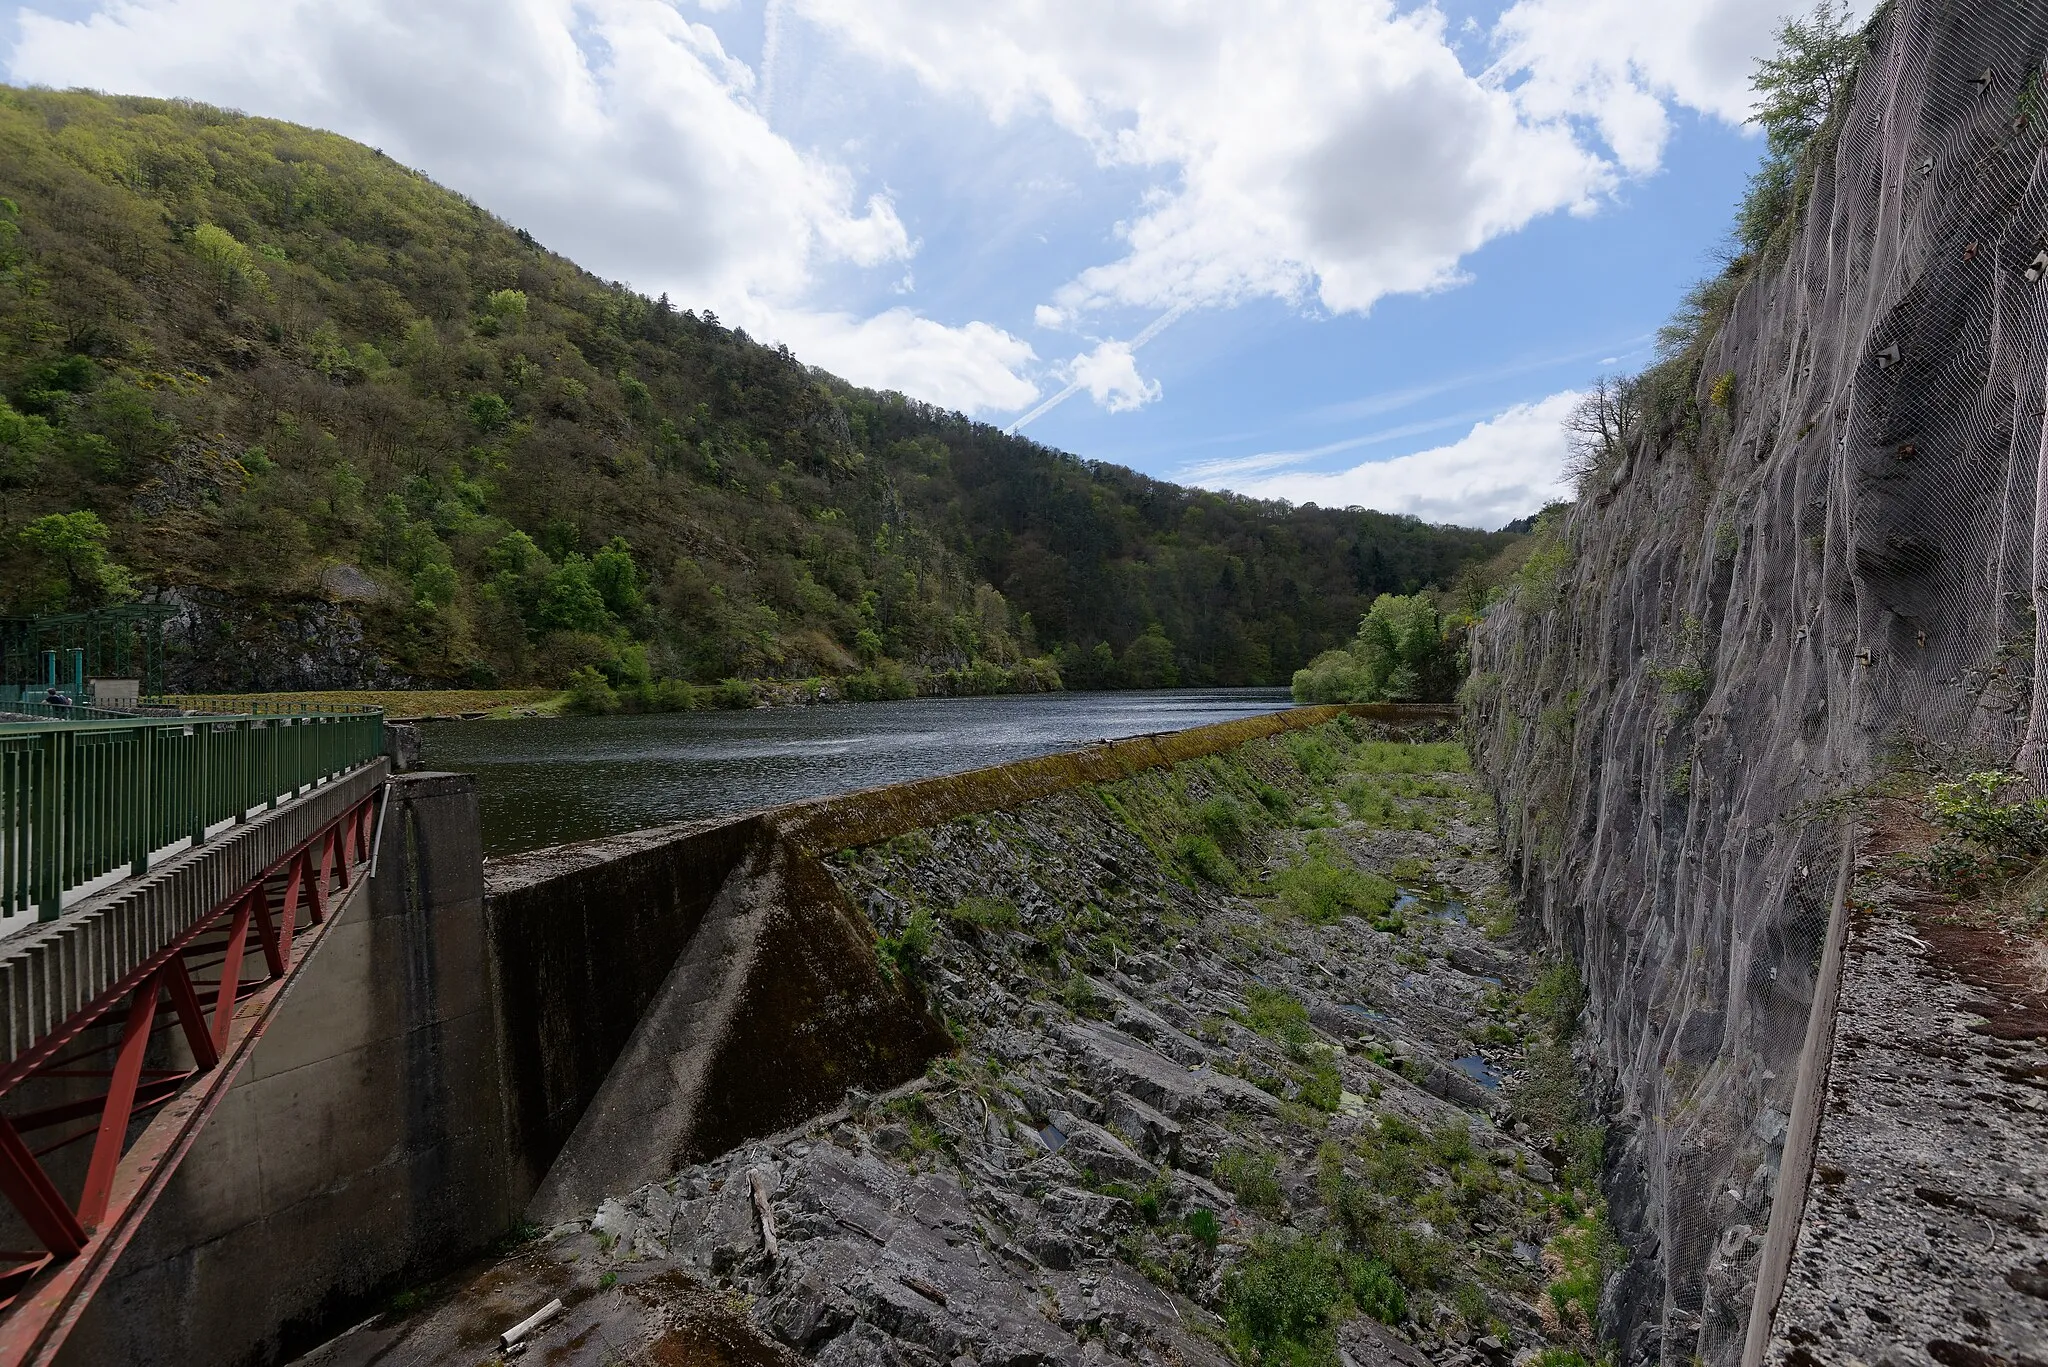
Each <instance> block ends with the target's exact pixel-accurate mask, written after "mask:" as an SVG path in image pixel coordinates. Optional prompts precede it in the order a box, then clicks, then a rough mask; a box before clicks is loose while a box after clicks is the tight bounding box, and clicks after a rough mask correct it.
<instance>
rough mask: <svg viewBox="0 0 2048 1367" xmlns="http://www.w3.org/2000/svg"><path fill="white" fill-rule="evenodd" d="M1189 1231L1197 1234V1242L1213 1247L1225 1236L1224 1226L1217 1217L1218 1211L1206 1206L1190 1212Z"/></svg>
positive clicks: (1209, 1247) (1206, 1246)
mask: <svg viewBox="0 0 2048 1367" xmlns="http://www.w3.org/2000/svg"><path fill="white" fill-rule="evenodd" d="M1188 1233H1190V1234H1192V1235H1194V1236H1195V1242H1196V1243H1198V1244H1200V1245H1201V1246H1202V1247H1204V1248H1208V1249H1213V1248H1215V1247H1216V1241H1217V1240H1218V1239H1221V1238H1222V1237H1223V1226H1222V1225H1221V1224H1220V1223H1219V1222H1218V1221H1217V1219H1216V1212H1215V1211H1213V1210H1210V1209H1209V1208H1208V1207H1206V1206H1202V1207H1198V1208H1196V1209H1194V1210H1191V1211H1189V1212H1188Z"/></svg>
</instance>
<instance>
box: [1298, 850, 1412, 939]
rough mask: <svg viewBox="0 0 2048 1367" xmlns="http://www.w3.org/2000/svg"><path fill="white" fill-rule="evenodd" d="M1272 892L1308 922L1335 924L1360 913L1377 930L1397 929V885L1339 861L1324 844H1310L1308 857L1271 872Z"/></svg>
mask: <svg viewBox="0 0 2048 1367" xmlns="http://www.w3.org/2000/svg"><path fill="white" fill-rule="evenodd" d="M1270 892H1271V894H1272V895H1273V896H1274V897H1275V898H1276V899H1277V901H1278V902H1279V904H1280V906H1281V908H1282V909H1283V910H1284V911H1285V912H1286V913H1287V914H1288V915H1291V916H1298V917H1300V918H1301V919H1302V920H1304V921H1307V922H1308V923H1309V924H1310V925H1317V926H1328V925H1335V924H1336V923H1337V922H1339V921H1341V920H1343V919H1344V918H1345V917H1346V916H1363V917H1365V918H1366V919H1367V920H1369V921H1371V922H1372V925H1373V928H1374V929H1376V930H1399V929H1401V918H1400V917H1399V916H1398V915H1396V914H1395V913H1394V903H1395V902H1397V901H1399V900H1400V896H1401V892H1400V889H1398V888H1396V887H1395V886H1394V885H1393V884H1392V883H1390V882H1388V881H1387V880H1386V879H1384V878H1382V877H1380V876H1379V875H1378V874H1376V873H1366V872H1364V871H1363V870H1361V869H1356V868H1353V867H1352V866H1351V865H1349V864H1345V863H1339V862H1338V861H1337V860H1336V859H1335V858H1333V857H1332V856H1331V853H1330V851H1329V849H1328V847H1327V846H1324V845H1322V844H1312V845H1311V846H1310V847H1309V851H1308V857H1307V858H1305V859H1304V860H1302V862H1301V863H1299V864H1296V865H1295V866H1294V867H1292V868H1289V869H1282V870H1281V871H1280V872H1279V873H1278V874H1277V875H1275V876H1274V878H1273V881H1272V884H1271V887H1270Z"/></svg>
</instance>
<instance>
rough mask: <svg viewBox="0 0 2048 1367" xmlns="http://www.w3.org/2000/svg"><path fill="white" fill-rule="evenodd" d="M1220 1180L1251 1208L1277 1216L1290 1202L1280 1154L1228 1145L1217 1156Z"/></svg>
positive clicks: (1232, 1193) (1218, 1177) (1229, 1190)
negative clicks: (1282, 1186) (1283, 1185)
mask: <svg viewBox="0 0 2048 1367" xmlns="http://www.w3.org/2000/svg"><path fill="white" fill-rule="evenodd" d="M1216 1181H1217V1184H1218V1185H1220V1186H1221V1187H1222V1188H1223V1189H1224V1190H1225V1191H1227V1192H1229V1193H1230V1194H1231V1195H1232V1196H1235V1197H1236V1198H1237V1199H1238V1200H1239V1201H1240V1202H1241V1203H1243V1204H1244V1205H1245V1206H1246V1207H1248V1208H1249V1209H1252V1210H1255V1211H1258V1212H1259V1213H1260V1214H1262V1215H1273V1216H1277V1215H1278V1214H1279V1213H1280V1212H1281V1211H1282V1210H1283V1209H1284V1208H1285V1206H1286V1197H1285V1195H1284V1193H1282V1191H1281V1190H1280V1159H1279V1156H1278V1155H1277V1154H1273V1153H1267V1152H1264V1151H1260V1152H1253V1151H1252V1150H1250V1149H1228V1150H1225V1151H1224V1153H1223V1156H1222V1157H1220V1158H1218V1159H1217V1160H1216Z"/></svg>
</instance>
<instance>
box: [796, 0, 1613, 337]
mask: <svg viewBox="0 0 2048 1367" xmlns="http://www.w3.org/2000/svg"><path fill="white" fill-rule="evenodd" d="M792 3H794V4H795V6H796V7H797V8H798V9H800V10H801V11H802V12H803V13H804V14H805V15H806V16H807V17H809V18H810V19H811V20H812V21H814V22H816V23H819V24H821V25H824V26H826V27H828V28H830V29H831V30H832V31H834V32H836V33H838V34H840V35H841V36H842V37H843V39H844V40H845V41H847V42H848V43H850V44H851V45H852V46H853V47H855V48H856V49H858V50H860V51H863V52H865V53H868V54H870V55H872V56H874V57H876V58H879V59H882V60H885V61H889V62H893V63H896V64H898V65H901V66H903V67H907V68H908V69H909V70H911V71H913V72H914V73H916V75H917V76H918V77H919V79H920V80H922V81H923V82H924V83H925V84H926V85H927V86H929V87H930V88H932V89H933V90H936V91H939V92H941V93H943V94H946V95H949V96H953V97H957V98H959V99H962V100H965V101H970V102H974V103H978V104H979V105H981V106H982V107H983V108H984V109H985V111H986V112H987V114H988V115H989V116H990V117H991V118H992V119H994V120H996V121H998V122H1007V121H1010V120H1014V119H1018V118H1021V117H1025V116H1038V117H1044V118H1048V119H1051V120H1053V121H1054V122H1055V123H1057V124H1058V125H1059V126H1061V127H1063V128H1065V129H1067V130H1068V131H1070V132H1072V133H1073V134H1075V135H1076V136H1078V137H1080V138H1083V139H1085V140H1086V141H1087V143H1088V145H1089V146H1090V147H1091V148H1092V149H1093V150H1094V153H1095V156H1096V158H1097V159H1098V161H1100V162H1101V163H1103V164H1104V165H1105V166H1118V167H1136V168H1143V169H1150V170H1153V171H1156V172H1157V173H1158V175H1159V177H1160V179H1159V181H1158V183H1157V185H1156V187H1155V189H1154V190H1153V192H1152V193H1151V194H1150V195H1149V196H1148V197H1147V198H1146V199H1145V201H1144V202H1143V204H1142V205H1141V206H1140V208H1139V212H1138V214H1137V215H1136V217H1134V218H1133V219H1132V220H1131V221H1130V222H1128V223H1127V224H1125V225H1123V227H1122V229H1121V233H1122V237H1123V240H1124V244H1125V251H1124V254H1123V255H1122V256H1121V257H1120V258H1119V259H1117V260H1114V261H1109V262H1104V263H1102V264H1100V265H1097V266H1094V267H1092V268H1090V269H1088V270H1085V271H1083V272H1081V273H1080V274H1079V275H1078V276H1077V277H1076V278H1075V279H1074V280H1073V281H1072V282H1071V283H1070V284H1069V285H1068V286H1066V287H1065V288H1064V289H1062V290H1060V291H1059V292H1058V293H1057V294H1056V296H1055V297H1054V299H1053V300H1052V301H1051V302H1052V303H1053V304H1054V305H1055V306H1056V311H1057V312H1058V313H1061V314H1066V315H1072V314H1073V313H1075V312H1078V311H1081V310H1085V309H1088V308H1091V307H1099V306H1102V305H1107V304H1126V305H1137V306H1143V307H1150V308H1166V307H1173V306H1176V305H1187V304H1229V303H1234V302H1237V301H1240V300H1243V299H1247V298H1252V297H1259V296H1268V297H1278V298H1281V299H1286V300H1290V301H1297V302H1310V301H1313V302H1317V303H1320V305H1321V306H1323V307H1325V308H1328V309H1331V310H1335V311H1361V310H1364V309H1367V308H1370V307H1371V305H1372V304H1373V302H1374V301H1375V300H1377V299H1379V298H1381V297H1383V296H1384V295H1386V294H1389V293H1396V292H1412V291H1419V290H1430V289H1436V288H1441V287H1443V286H1446V285H1449V284H1452V283H1455V282H1456V281H1457V280H1458V279H1459V278H1460V277H1459V267H1458V263H1459V262H1460V260H1461V259H1462V258H1463V257H1465V256H1466V255H1467V254H1469V253H1470V252H1472V251H1473V250H1475V249H1476V248H1478V247H1479V246H1481V245H1482V244H1484V243H1485V242H1487V241H1488V240H1490V239H1492V238H1494V237H1497V236H1500V235H1501V234H1503V233H1508V232H1512V231H1514V230H1516V229H1518V228H1520V227H1522V226H1523V225H1524V224H1526V223H1528V222H1529V221H1530V220H1532V219H1534V218H1536V217H1538V216H1541V215H1543V214H1547V213H1551V212H1553V211H1556V210H1559V209H1584V208H1587V207H1590V206H1591V205H1592V204H1593V203H1594V202H1595V201H1596V199H1597V198H1598V196H1599V195H1600V194H1601V193H1602V192H1603V191H1604V190H1605V189H1606V188H1607V187H1608V186H1609V185H1610V184H1611V183H1612V180H1613V172H1612V168H1611V167H1610V166H1609V164H1608V163H1607V162H1606V161H1605V160H1603V159H1602V157H1601V156H1599V155H1597V154H1596V153H1595V152H1593V151H1590V150H1588V149H1587V148H1586V147H1584V146H1583V145H1582V144H1581V142H1580V140H1579V139H1578V137H1577V136H1576V134H1575V133H1574V131H1573V129H1572V127H1571V126H1570V125H1569V124H1568V123H1567V122H1565V121H1564V120H1562V119H1561V118H1558V117H1555V116H1553V117H1549V118H1547V119H1544V120H1534V119H1531V118H1529V117H1527V116H1526V114H1525V112H1524V110H1523V108H1522V106H1521V105H1520V104H1519V103H1518V102H1517V99H1516V97H1515V96H1514V95H1513V94H1511V93H1510V92H1508V91H1507V90H1504V89H1502V88H1500V87H1499V86H1498V85H1495V84H1490V83H1488V82H1486V81H1483V80H1480V79H1477V78H1475V77H1473V76H1472V75H1469V74H1468V73H1466V72H1465V71H1464V70H1463V68H1462V67H1461V66H1460V65H1459V62H1458V59H1457V56H1456V55H1455V54H1454V53H1453V52H1452V51H1451V49H1450V47H1449V46H1448V45H1447V43H1446V41H1445V34H1444V31H1443V24H1444V21H1443V17H1442V15H1441V14H1440V13H1439V12H1438V11H1437V10H1436V9H1435V8H1433V7H1431V6H1421V7H1413V8H1408V9H1406V10H1405V11H1404V10H1402V9H1397V8H1396V7H1395V6H1394V5H1393V4H1391V3H1388V0H1240V3H1234V4H1229V5H1201V6H1191V5H1187V4H1185V3H1182V2H1181V0H1126V3H1120V4H1115V5H1104V4H1100V3H1098V0H986V2H985V3H980V4H975V5H959V4H956V3H953V2H952V0H792ZM1051 316H1052V314H1051V313H1050V312H1049V313H1048V315H1047V317H1051ZM1041 325H1044V320H1042V322H1041Z"/></svg>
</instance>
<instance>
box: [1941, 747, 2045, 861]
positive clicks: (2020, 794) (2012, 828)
mask: <svg viewBox="0 0 2048 1367" xmlns="http://www.w3.org/2000/svg"><path fill="white" fill-rule="evenodd" d="M2027 788H2028V785H2027V782H2026V780H2025V779H2023V778H2021V777H2020V776H2019V775H2017V774H2008V773H2004V772H2002V771H2000V770H1996V769H1993V770H1989V771H1987V772H1984V773H1977V774H1969V775H1966V776H1965V777H1963V778H1960V779H1957V780H1955V781H1954V782H1950V783H1937V784H1935V785H1934V786H1933V787H1931V788H1929V789H1928V790H1927V815H1928V817H1929V818H1930V819H1931V820H1932V821H1933V822H1934V824H1935V825H1937V826H1939V827H1941V828H1942V829H1943V830H1944V831H1947V832H1948V833H1949V834H1950V835H1952V836H1958V837H1960V838H1962V839H1964V840H1969V841H1973V842H1975V843H1976V844H1978V845H1981V846H1983V847H1984V848H1985V850H1986V851H1988V852H1990V853H1991V854H1993V855H1995V856H1999V857H2005V858H2013V859H2020V860H2031V859H2035V858H2039V857H2040V856H2041V855H2043V854H2048V798H2044V797H2029V796H2027V795H2026V793H2027Z"/></svg>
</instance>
